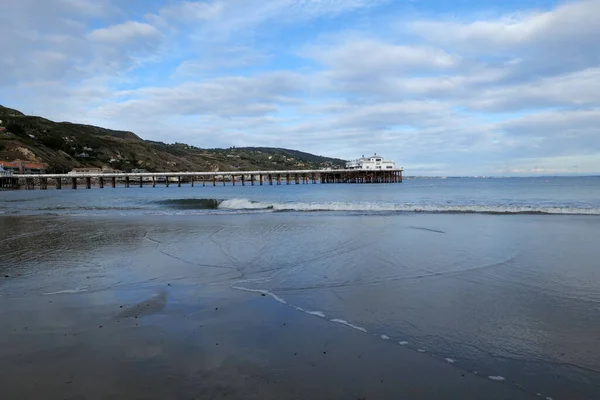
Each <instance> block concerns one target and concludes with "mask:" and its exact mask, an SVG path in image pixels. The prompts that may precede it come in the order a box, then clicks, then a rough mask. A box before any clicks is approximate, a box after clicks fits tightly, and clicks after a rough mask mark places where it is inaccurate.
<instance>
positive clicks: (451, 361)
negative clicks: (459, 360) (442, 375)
mask: <svg viewBox="0 0 600 400" xmlns="http://www.w3.org/2000/svg"><path fill="white" fill-rule="evenodd" d="M446 361H448V362H449V363H450V364H454V360H453V359H451V358H446Z"/></svg>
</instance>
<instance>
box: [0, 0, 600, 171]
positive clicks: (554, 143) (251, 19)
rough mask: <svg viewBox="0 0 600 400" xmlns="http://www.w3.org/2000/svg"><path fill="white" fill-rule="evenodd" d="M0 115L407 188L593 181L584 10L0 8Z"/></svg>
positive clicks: (126, 1)
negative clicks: (323, 166) (236, 151)
mask: <svg viewBox="0 0 600 400" xmlns="http://www.w3.org/2000/svg"><path fill="white" fill-rule="evenodd" d="M0 10H1V12H0V104H2V105H4V106H7V107H11V108H16V109H19V110H21V111H23V112H25V113H26V114H32V115H40V116H43V117H46V118H49V119H52V120H56V121H71V122H79V123H85V124H92V125H99V126H103V127H107V128H113V129H120V130H130V131H133V132H135V133H136V134H138V135H139V136H141V137H142V138H144V139H150V140H160V141H164V142H169V143H173V142H183V143H188V144H192V145H195V146H198V147H208V148H212V147H230V146H237V147H241V146H272V147H285V148H292V149H297V150H302V151H308V152H312V153H316V154H320V155H325V156H330V157H339V158H343V159H352V158H357V157H360V156H361V155H363V154H364V155H370V154H373V153H377V154H380V155H382V156H384V157H385V158H390V159H393V160H395V161H396V163H397V164H398V165H399V166H402V167H404V169H405V171H406V172H405V173H406V174H408V175H499V176H512V175H555V174H556V175H559V174H596V173H600V46H599V45H598V38H600V24H599V23H598V22H597V18H598V15H600V0H584V1H549V0H548V1H547V0H519V1H517V0H503V1H500V0H497V1H490V0H471V1H467V0H454V1H446V0H268V1H267V0H203V1H191V0H190V1H178V0H43V1H41V0H0Z"/></svg>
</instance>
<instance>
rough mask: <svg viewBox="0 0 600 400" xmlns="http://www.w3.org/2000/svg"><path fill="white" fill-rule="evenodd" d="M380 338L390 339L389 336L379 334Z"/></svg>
mask: <svg viewBox="0 0 600 400" xmlns="http://www.w3.org/2000/svg"><path fill="white" fill-rule="evenodd" d="M381 338H382V339H383V340H390V337H389V336H388V335H381Z"/></svg>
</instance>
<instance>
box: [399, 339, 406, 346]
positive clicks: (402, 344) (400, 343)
mask: <svg viewBox="0 0 600 400" xmlns="http://www.w3.org/2000/svg"><path fill="white" fill-rule="evenodd" d="M398 344H399V345H401V346H406V345H407V344H408V342H407V341H406V340H403V341H401V342H398Z"/></svg>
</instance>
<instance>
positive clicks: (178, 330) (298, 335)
mask: <svg viewBox="0 0 600 400" xmlns="http://www.w3.org/2000/svg"><path fill="white" fill-rule="evenodd" d="M7 279H16V280H18V279H19V277H15V278H12V277H11V278H3V280H5V281H6V280H7ZM163 286H164V287H163V288H157V287H153V288H152V289H150V288H148V289H144V290H142V291H141V292H144V293H140V290H139V289H126V290H124V291H123V292H122V293H119V294H120V295H122V297H123V300H121V301H116V299H115V298H114V296H110V295H108V294H107V293H98V292H97V293H89V292H86V291H82V292H80V293H72V292H63V293H56V294H47V295H42V296H35V297H22V294H21V293H10V294H7V293H4V294H3V297H2V304H3V308H2V311H1V312H0V369H1V370H2V374H1V375H0V387H2V392H3V395H2V398H3V399H36V398H44V399H397V398H406V399H484V398H485V399H532V398H535V397H534V396H531V395H528V394H526V393H524V392H522V391H521V390H520V389H519V388H518V387H515V386H514V385H511V384H503V383H499V382H494V381H492V380H490V379H489V378H486V377H481V376H477V375H476V374H474V373H473V372H471V371H464V370H461V369H460V368H457V367H456V366H455V365H451V363H449V362H447V361H445V360H439V359H436V358H434V357H428V356H426V355H424V354H420V353H418V352H415V351H413V350H409V349H406V348H404V347H403V346H402V345H399V344H398V343H395V342H393V341H391V340H383V339H381V338H380V337H377V336H374V335H371V334H365V333H363V332H360V331H357V330H356V329H353V328H350V327H347V326H343V325H341V324H335V323H331V322H330V321H327V320H326V319H323V318H320V317H318V316H312V315H308V314H305V313H301V312H297V311H294V310H292V309H291V308H290V307H289V306H286V305H284V304H280V303H278V302H277V301H274V300H273V299H272V298H271V297H270V296H262V295H261V294H258V293H256V294H250V293H239V292H235V291H232V292H231V293H214V292H213V293H210V291H204V290H198V289H197V288H196V289H194V290H190V289H189V288H186V287H183V288H181V287H179V286H178V284H177V283H172V284H168V283H165V284H164V285H163ZM155 290H156V291H157V293H156V294H152V291H155ZM127 291H133V292H134V293H127ZM146 292H147V293H146ZM144 296H147V298H146V299H145V300H142V301H141V302H138V303H135V304H134V303H130V302H127V301H126V299H127V298H131V299H133V298H141V297H144ZM90 297H92V298H93V299H90ZM173 298H175V299H177V301H173ZM90 303H94V304H96V305H95V306H90V305H88V304H90ZM100 304H101V305H100Z"/></svg>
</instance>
